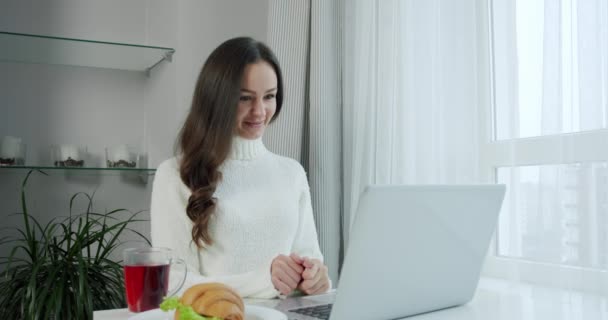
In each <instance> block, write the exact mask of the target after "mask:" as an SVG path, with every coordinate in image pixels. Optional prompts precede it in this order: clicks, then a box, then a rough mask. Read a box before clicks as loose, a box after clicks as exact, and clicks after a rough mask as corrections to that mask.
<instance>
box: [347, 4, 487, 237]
mask: <svg viewBox="0 0 608 320" xmlns="http://www.w3.org/2000/svg"><path fill="white" fill-rule="evenodd" d="M345 10H346V11H345V25H344V28H343V30H344V40H345V43H344V62H343V66H344V67H343V103H344V105H343V142H344V145H343V151H344V157H343V158H344V168H343V169H344V229H345V230H344V236H345V239H344V240H345V244H346V245H347V244H348V231H349V229H350V226H351V220H352V219H351V218H352V215H353V213H354V211H355V210H356V207H357V200H358V197H359V194H360V193H361V191H362V190H363V188H364V187H365V186H366V185H368V184H388V183H391V184H405V183H470V182H479V181H480V176H479V172H478V171H479V170H478V169H479V143H480V141H481V140H480V135H479V134H478V131H479V126H480V123H479V112H478V104H477V101H478V93H477V60H476V48H477V46H476V36H477V35H476V30H475V29H476V5H475V0H464V1H440V0H428V1H412V0H408V1H393V0H381V1H369V0H356V1H349V2H348V5H347V6H346V8H345Z"/></svg>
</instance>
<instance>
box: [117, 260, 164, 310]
mask: <svg viewBox="0 0 608 320" xmlns="http://www.w3.org/2000/svg"><path fill="white" fill-rule="evenodd" d="M169 266H170V265H169V264H165V265H126V266H124V272H125V289H126V291H127V305H128V306H129V310H130V311H131V312H142V311H146V310H152V309H156V308H158V306H159V305H160V303H161V302H162V301H163V298H164V297H165V296H166V295H167V289H168V284H169Z"/></svg>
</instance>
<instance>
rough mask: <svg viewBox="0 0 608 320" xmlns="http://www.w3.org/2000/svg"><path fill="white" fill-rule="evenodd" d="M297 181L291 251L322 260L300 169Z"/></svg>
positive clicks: (305, 185) (305, 181)
mask: <svg viewBox="0 0 608 320" xmlns="http://www.w3.org/2000/svg"><path fill="white" fill-rule="evenodd" d="M300 171H301V174H300V179H298V181H299V188H298V189H299V190H300V196H299V204H298V208H299V212H298V215H299V217H298V228H297V233H296V236H295V239H294V243H293V246H292V252H295V253H297V254H298V255H300V256H303V257H310V258H315V259H319V260H321V261H323V254H322V253H321V250H320V248H319V240H318V239H319V238H318V236H317V229H316V227H315V218H314V215H313V212H312V204H311V199H310V188H309V186H308V180H307V179H306V173H304V169H301V170H300Z"/></svg>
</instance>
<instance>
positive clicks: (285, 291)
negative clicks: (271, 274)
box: [275, 280, 292, 295]
mask: <svg viewBox="0 0 608 320" xmlns="http://www.w3.org/2000/svg"><path fill="white" fill-rule="evenodd" d="M275 289H277V290H279V292H280V293H282V294H284V295H288V294H289V293H291V291H292V290H291V289H290V288H289V286H288V285H286V284H285V283H283V281H281V280H277V281H276V283H275Z"/></svg>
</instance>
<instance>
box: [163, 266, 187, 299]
mask: <svg viewBox="0 0 608 320" xmlns="http://www.w3.org/2000/svg"><path fill="white" fill-rule="evenodd" d="M171 264H172V265H178V264H181V265H183V266H184V278H183V279H182V281H181V282H180V283H179V285H178V286H177V288H175V289H173V290H169V292H168V293H167V297H171V296H174V295H175V294H176V293H177V292H178V291H179V290H180V289H181V288H182V287H183V286H184V283H185V282H186V276H188V267H186V262H185V261H184V260H183V259H175V260H174V261H171Z"/></svg>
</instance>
